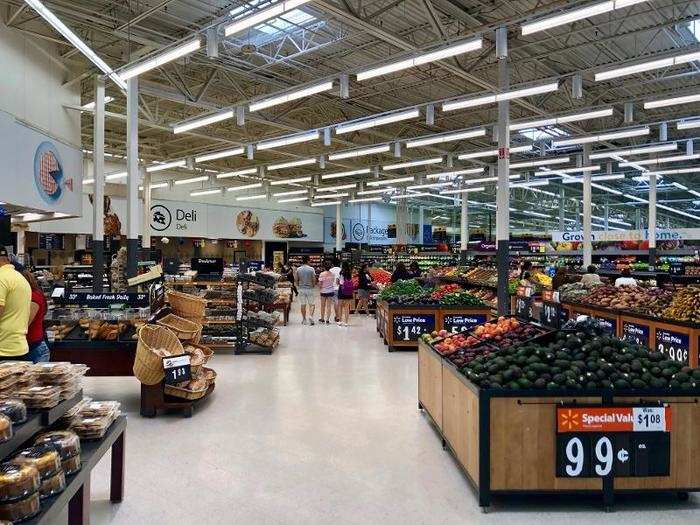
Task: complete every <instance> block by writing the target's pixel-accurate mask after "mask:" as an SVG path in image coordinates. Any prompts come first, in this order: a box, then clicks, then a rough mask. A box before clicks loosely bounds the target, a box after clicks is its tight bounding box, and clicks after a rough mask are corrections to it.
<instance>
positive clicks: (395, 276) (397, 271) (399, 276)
mask: <svg viewBox="0 0 700 525" xmlns="http://www.w3.org/2000/svg"><path fill="white" fill-rule="evenodd" d="M410 278H411V276H410V275H409V273H408V270H407V269H406V265H405V264H404V263H402V262H400V263H398V264H397V265H396V268H394V273H392V274H391V282H392V283H395V282H396V281H405V280H406V279H410Z"/></svg>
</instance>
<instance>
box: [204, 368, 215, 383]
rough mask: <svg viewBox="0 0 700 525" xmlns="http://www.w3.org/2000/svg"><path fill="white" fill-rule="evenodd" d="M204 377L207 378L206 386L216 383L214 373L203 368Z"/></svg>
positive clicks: (209, 369)
mask: <svg viewBox="0 0 700 525" xmlns="http://www.w3.org/2000/svg"><path fill="white" fill-rule="evenodd" d="M204 376H205V377H206V378H207V384H208V385H211V384H212V383H214V382H215V381H216V371H215V370H213V369H211V368H207V367H204Z"/></svg>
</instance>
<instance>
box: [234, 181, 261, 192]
mask: <svg viewBox="0 0 700 525" xmlns="http://www.w3.org/2000/svg"><path fill="white" fill-rule="evenodd" d="M253 188H262V182H254V183H253V184H243V185H242V186H231V187H230V188H226V191H241V190H252V189H253Z"/></svg>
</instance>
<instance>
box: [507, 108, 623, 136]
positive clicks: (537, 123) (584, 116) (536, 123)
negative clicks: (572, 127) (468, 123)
mask: <svg viewBox="0 0 700 525" xmlns="http://www.w3.org/2000/svg"><path fill="white" fill-rule="evenodd" d="M612 114H613V109H612V108H606V109H599V110H596V111H586V112H584V113H574V114H573V115H564V116H562V117H556V118H550V119H542V120H530V121H528V122H519V123H516V124H511V125H509V126H508V129H510V130H511V131H517V130H519V129H528V128H541V127H544V126H553V125H555V124H566V123H567V122H577V121H579V120H591V119H594V118H602V117H610V116H612Z"/></svg>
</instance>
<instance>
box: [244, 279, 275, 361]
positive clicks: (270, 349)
mask: <svg viewBox="0 0 700 525" xmlns="http://www.w3.org/2000/svg"><path fill="white" fill-rule="evenodd" d="M252 285H258V286H263V287H264V288H265V289H267V290H270V289H273V288H274V285H275V284H274V281H272V280H271V279H268V278H264V277H261V276H260V274H239V275H238V287H240V289H241V297H242V298H243V299H242V308H243V315H242V318H241V320H240V321H238V323H237V324H236V327H237V338H236V350H235V354H236V355H241V354H262V355H272V354H273V353H274V351H275V349H276V348H277V345H276V344H275V345H274V346H262V345H259V344H257V343H253V342H251V341H250V333H251V332H252V331H254V330H255V329H257V328H261V327H262V328H267V329H269V330H274V327H271V326H269V325H267V324H264V323H263V324H261V322H260V321H259V320H257V319H255V320H254V319H252V318H250V317H249V316H248V315H247V313H248V311H249V310H250V308H249V306H250V305H251V304H252V303H255V304H258V305H261V306H273V305H274V303H273V302H264V301H260V300H258V299H255V298H253V297H250V294H248V293H246V292H249V291H252Z"/></svg>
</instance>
